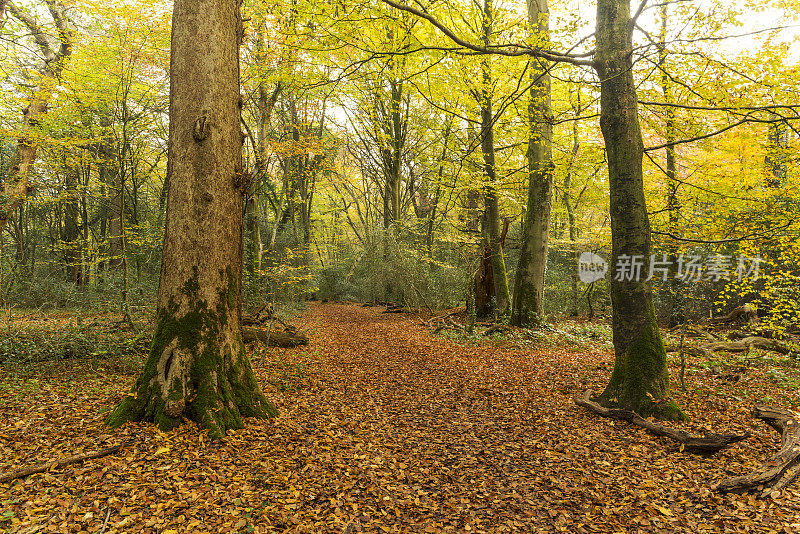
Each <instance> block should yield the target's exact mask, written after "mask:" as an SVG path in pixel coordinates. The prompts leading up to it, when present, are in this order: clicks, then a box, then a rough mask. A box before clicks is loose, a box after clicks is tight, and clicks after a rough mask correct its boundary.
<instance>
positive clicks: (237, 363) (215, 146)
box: [108, 0, 277, 437]
mask: <svg viewBox="0 0 800 534" xmlns="http://www.w3.org/2000/svg"><path fill="white" fill-rule="evenodd" d="M238 6H239V4H238V2H237V0H199V1H198V0H196V1H190V0H177V1H176V2H175V6H174V11H173V19H172V55H171V64H170V79H171V82H172V83H171V84H170V128H169V149H168V158H169V168H170V176H169V190H168V193H167V217H166V219H167V220H166V230H165V236H164V250H163V260H162V265H161V279H160V284H159V292H158V302H157V310H156V311H157V317H156V321H157V322H156V331H155V335H154V338H153V343H152V346H151V349H150V355H149V358H148V360H147V363H146V364H145V367H144V369H143V371H142V374H141V375H140V376H139V379H138V380H137V382H136V384H135V385H134V387H133V392H132V395H130V396H128V397H126V398H125V399H123V401H122V402H121V403H120V405H119V406H118V407H117V408H116V410H114V412H113V413H112V414H111V415H110V417H109V419H108V423H109V424H110V425H112V426H118V425H121V424H122V423H124V422H125V421H131V420H147V421H154V422H156V423H157V424H158V425H159V427H160V428H161V429H163V430H167V429H170V428H173V427H175V426H176V425H178V424H179V423H180V422H181V421H182V419H183V418H184V417H186V418H189V419H191V420H194V421H197V422H198V423H199V424H200V425H201V426H202V427H204V428H207V429H208V430H209V433H210V434H211V435H212V436H214V437H220V436H223V435H224V434H225V432H226V430H227V429H229V428H241V427H242V425H243V420H242V418H243V417H262V418H263V417H268V416H272V415H275V414H276V413H277V412H276V410H275V408H274V407H273V406H272V405H271V404H270V403H269V402H268V401H267V399H266V398H265V397H264V395H263V394H262V393H261V391H260V389H259V386H258V383H257V382H256V379H255V376H254V374H253V371H252V368H251V366H250V361H249V359H248V357H247V354H246V353H245V349H244V343H243V340H242V332H241V328H240V317H241V290H240V288H241V269H242V208H243V197H244V193H245V191H246V183H243V182H246V181H245V180H243V179H242V166H241V165H242V160H241V143H242V134H241V132H240V130H239V111H240V110H239V107H238V101H239V91H238V88H239V43H240V39H241V18H240V14H239V8H238Z"/></svg>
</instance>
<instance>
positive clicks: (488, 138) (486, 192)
mask: <svg viewBox="0 0 800 534" xmlns="http://www.w3.org/2000/svg"><path fill="white" fill-rule="evenodd" d="M491 35H492V2H491V0H484V2H483V41H484V46H489V45H490V43H491ZM481 74H482V80H483V84H482V87H481V94H480V105H481V151H482V152H483V177H484V183H483V200H484V212H483V217H484V225H483V231H484V235H485V239H486V241H487V242H488V244H489V249H490V251H491V266H492V280H493V282H494V292H495V295H494V296H495V301H496V308H495V311H496V312H497V313H499V314H504V313H506V312H507V311H508V308H509V306H510V305H511V294H510V292H509V289H508V276H507V275H506V263H505V257H504V255H503V245H502V243H501V242H500V205H499V203H498V198H497V168H496V160H495V150H494V114H493V112H492V94H491V85H492V74H491V68H490V66H489V59H488V57H486V56H484V58H483V60H482V61H481Z"/></svg>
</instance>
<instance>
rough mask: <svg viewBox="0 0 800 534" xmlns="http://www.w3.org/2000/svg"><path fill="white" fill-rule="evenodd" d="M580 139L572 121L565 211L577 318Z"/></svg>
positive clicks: (576, 109)
mask: <svg viewBox="0 0 800 534" xmlns="http://www.w3.org/2000/svg"><path fill="white" fill-rule="evenodd" d="M572 109H573V110H574V112H575V116H576V117H577V116H578V114H579V113H580V110H581V93H580V89H579V90H578V94H577V102H576V104H574V105H573V108H572ZM580 146H581V144H580V138H579V137H578V121H577V120H575V121H572V156H571V159H570V164H569V169H568V170H567V174H566V176H565V177H564V195H563V202H564V209H565V210H566V212H567V223H568V224H569V242H570V256H571V261H570V297H571V298H570V306H571V310H570V315H572V316H573V317H577V316H578V315H579V310H580V306H579V304H578V256H579V255H578V224H577V219H576V217H575V207H576V206H575V205H573V201H572V193H571V191H572V175H573V173H574V172H575V160H576V158H577V157H578V151H579V150H580Z"/></svg>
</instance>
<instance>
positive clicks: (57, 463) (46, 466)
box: [0, 441, 133, 483]
mask: <svg viewBox="0 0 800 534" xmlns="http://www.w3.org/2000/svg"><path fill="white" fill-rule="evenodd" d="M132 443H133V441H128V442H126V443H120V444H119V445H114V446H113V447H108V448H107V449H100V450H98V451H92V452H86V453H83V454H76V455H74V456H68V457H66V458H61V459H59V460H54V461H52V462H45V463H43V464H37V465H32V466H30V467H22V468H20V469H15V470H13V471H8V472H7V473H0V483H3V482H8V481H9V480H15V479H17V478H23V477H26V476H28V475H33V474H36V473H44V472H45V471H49V470H51V469H56V468H59V467H64V466H65V465H69V464H74V463H78V462H82V461H84V460H92V459H94V458H102V457H103V456H108V455H110V454H115V453H117V452H119V450H120V449H122V447H124V446H125V445H130V444H132Z"/></svg>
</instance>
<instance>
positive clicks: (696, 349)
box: [665, 336, 794, 358]
mask: <svg viewBox="0 0 800 534" xmlns="http://www.w3.org/2000/svg"><path fill="white" fill-rule="evenodd" d="M665 349H666V351H667V352H678V350H680V349H679V347H677V346H675V345H667V346H666V347H665ZM751 349H761V350H767V351H771V352H777V353H779V354H791V353H792V352H794V350H793V349H792V348H791V346H789V345H788V344H787V343H783V342H782V341H778V340H776V339H769V338H766V337H760V336H750V337H746V338H744V339H740V340H739V341H716V342H714V343H705V344H703V345H697V346H687V345H685V346H684V347H683V350H684V352H685V353H686V354H691V355H693V356H701V357H706V358H708V357H710V356H711V354H712V353H714V352H723V351H724V352H748V351H749V350H751Z"/></svg>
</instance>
